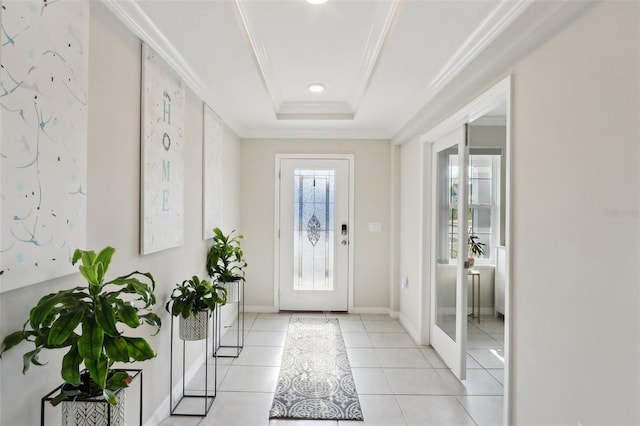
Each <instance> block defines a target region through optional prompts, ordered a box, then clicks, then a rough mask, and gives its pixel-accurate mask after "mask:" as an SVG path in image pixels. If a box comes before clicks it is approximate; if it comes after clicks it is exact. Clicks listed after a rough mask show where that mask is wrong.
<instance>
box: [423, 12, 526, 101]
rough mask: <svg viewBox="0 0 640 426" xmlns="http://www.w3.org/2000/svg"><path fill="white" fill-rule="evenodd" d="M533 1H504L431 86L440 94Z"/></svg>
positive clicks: (446, 65) (459, 50) (454, 55)
mask: <svg viewBox="0 0 640 426" xmlns="http://www.w3.org/2000/svg"><path fill="white" fill-rule="evenodd" d="M532 4H533V2H532V1H513V0H503V1H502V2H500V3H499V4H498V6H496V8H495V9H494V10H493V11H492V12H491V13H490V14H489V16H487V18H486V19H485V20H484V21H483V22H482V23H481V24H480V25H478V27H477V28H476V29H475V31H474V32H473V33H472V34H471V35H470V36H469V38H468V39H467V40H466V41H465V42H464V43H463V44H462V46H460V48H459V49H458V50H457V51H456V52H455V53H454V54H453V55H452V56H451V58H450V59H449V61H447V63H446V64H445V66H444V67H443V68H442V70H441V71H440V72H439V73H438V75H437V76H436V78H435V79H434V80H433V82H432V83H431V85H430V90H433V91H435V92H438V91H439V90H440V89H442V87H443V86H445V85H446V84H447V83H448V82H450V81H451V80H452V79H453V78H454V77H455V76H456V75H458V74H459V73H460V71H462V70H463V69H464V68H465V67H466V66H467V65H468V64H469V62H471V61H472V60H474V59H475V58H476V57H477V56H478V55H479V54H480V53H481V52H482V51H483V50H484V49H486V48H487V46H489V44H491V42H492V41H493V40H495V39H496V38H497V37H498V36H499V35H500V34H502V32H503V31H504V30H505V29H507V28H508V27H509V26H510V25H511V24H512V23H513V21H515V20H516V19H517V18H518V17H519V16H520V15H521V14H522V13H523V12H524V11H525V10H527V9H528V8H529V7H530V6H531V5H532Z"/></svg>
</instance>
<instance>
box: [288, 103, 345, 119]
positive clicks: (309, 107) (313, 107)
mask: <svg viewBox="0 0 640 426" xmlns="http://www.w3.org/2000/svg"><path fill="white" fill-rule="evenodd" d="M276 118H277V119H278V120H353V119H354V118H355V113H354V111H353V109H352V108H351V105H349V104H348V103H346V102H284V103H283V104H282V106H281V107H280V109H279V110H278V112H277V113H276Z"/></svg>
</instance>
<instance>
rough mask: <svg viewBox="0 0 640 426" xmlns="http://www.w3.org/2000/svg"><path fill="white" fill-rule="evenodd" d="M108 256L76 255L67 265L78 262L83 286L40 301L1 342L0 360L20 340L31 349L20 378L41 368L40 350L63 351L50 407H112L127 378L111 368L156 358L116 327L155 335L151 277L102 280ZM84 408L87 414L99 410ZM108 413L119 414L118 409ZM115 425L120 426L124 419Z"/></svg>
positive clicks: (157, 320)
mask: <svg viewBox="0 0 640 426" xmlns="http://www.w3.org/2000/svg"><path fill="white" fill-rule="evenodd" d="M114 252H115V249H114V248H112V247H105V248H104V249H102V251H100V253H98V254H96V253H95V252H94V251H83V250H76V251H75V252H74V254H73V258H72V261H71V263H72V264H74V265H75V264H76V262H78V261H81V264H80V265H79V270H80V273H81V274H82V276H83V277H84V278H85V280H86V281H87V284H86V285H85V286H78V287H74V288H71V289H67V290H61V291H58V292H57V293H51V294H48V295H46V296H43V297H42V298H41V299H40V300H39V301H38V303H37V304H36V305H35V306H34V307H33V308H32V309H31V310H30V312H29V319H28V320H27V321H26V322H25V324H24V326H23V328H22V330H18V331H15V332H13V333H11V334H9V335H7V336H6V337H5V338H4V340H3V342H2V348H1V350H0V356H1V355H2V353H4V352H5V351H8V350H9V349H11V348H13V347H15V346H16V345H18V344H20V343H21V342H23V341H27V342H29V343H32V344H33V345H34V346H35V349H33V350H30V351H28V352H26V353H25V354H24V356H23V360H24V366H23V370H22V371H23V373H26V372H27V371H28V370H29V367H30V366H31V364H33V365H43V363H42V362H41V361H40V359H39V356H40V352H41V351H42V350H43V349H67V352H66V354H65V355H64V357H63V358H62V366H61V376H62V379H63V380H64V382H65V384H64V385H63V386H62V388H61V391H60V393H59V394H58V395H57V396H56V397H55V398H54V399H53V401H52V403H53V404H54V405H56V404H57V403H59V402H61V401H63V400H65V399H67V400H68V399H74V400H89V399H93V400H96V399H98V400H103V401H107V402H108V403H109V404H112V405H116V404H118V400H119V399H120V400H121V401H123V400H124V399H125V398H123V397H121V395H120V392H124V390H125V388H126V387H127V386H128V385H129V382H130V381H131V380H132V376H131V375H130V374H129V373H128V372H127V371H123V370H118V369H115V368H114V363H115V362H124V363H129V362H135V361H144V360H147V359H150V358H153V357H155V356H156V354H155V353H154V351H153V349H152V348H151V346H150V345H149V343H148V342H147V341H146V340H145V339H144V338H142V337H129V336H126V335H125V334H124V333H123V331H122V327H121V325H126V326H127V327H130V328H137V327H139V326H140V325H143V324H147V325H150V326H151V327H153V328H155V329H156V334H157V332H158V331H159V330H160V325H161V322H160V318H159V317H158V316H157V315H156V314H154V313H153V312H151V308H152V307H153V305H154V304H155V303H156V297H155V295H154V290H155V281H154V279H153V276H152V275H151V274H150V273H145V272H138V271H134V272H132V273H130V274H127V275H124V276H120V277H118V278H115V279H113V280H111V281H105V275H106V273H107V269H108V268H109V264H110V263H111V259H112V257H113V254H114ZM83 365H84V369H82V368H81V367H82V366H83ZM86 404H88V406H89V408H93V409H96V408H95V407H96V406H98V405H101V404H96V403H95V402H94V403H86ZM111 409H113V410H114V412H115V413H118V412H121V413H122V414H124V409H123V408H115V407H112V408H111ZM111 409H110V410H111ZM63 412H64V407H63ZM110 416H112V417H113V416H114V414H113V413H112V414H110ZM121 421H122V423H124V418H122V420H121ZM112 424H119V423H118V420H115V421H114V420H112Z"/></svg>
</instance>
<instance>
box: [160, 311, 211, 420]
mask: <svg viewBox="0 0 640 426" xmlns="http://www.w3.org/2000/svg"><path fill="white" fill-rule="evenodd" d="M207 315H208V314H207ZM215 317H216V316H215V315H213V318H214V322H215ZM173 318H174V317H173V316H172V317H171V367H170V371H169V375H170V377H171V388H170V390H169V392H170V394H169V395H170V396H169V401H170V408H171V415H172V416H190V417H204V416H206V415H207V414H208V413H209V410H210V409H211V405H212V404H213V401H214V400H215V398H216V392H217V379H218V378H217V375H218V362H217V360H214V363H213V369H214V375H213V385H211V383H209V363H208V362H207V358H208V357H207V350H208V348H209V331H210V329H209V320H208V318H207V322H206V337H205V338H204V339H200V340H193V339H192V340H183V339H179V340H182V351H181V352H182V379H181V386H182V390H181V394H180V397H179V398H177V402H175V403H174V395H173V393H174V392H173V390H174V386H179V385H180V383H174V379H173V360H174V358H173V357H174V345H173V328H174V327H173ZM211 329H212V330H213V334H214V335H213V341H214V342H215V340H216V339H215V330H216V328H215V324H214V325H213V326H212V327H211ZM202 340H204V341H205V344H204V357H203V358H202V359H204V361H205V363H204V390H203V391H202V390H199V391H193V390H192V391H189V390H188V389H187V385H186V380H185V369H186V347H187V342H189V343H193V342H201V341H202ZM178 353H180V350H179V349H178ZM211 386H213V390H212V389H210V387H211ZM211 391H213V393H211ZM197 399H200V400H202V406H201V407H202V410H200V409H193V407H196V406H197V405H198V403H197V402H196V404H188V403H187V401H188V400H190V401H193V400H197ZM186 405H190V406H191V407H186V408H185V407H184V406H186Z"/></svg>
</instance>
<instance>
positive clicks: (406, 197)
mask: <svg viewBox="0 0 640 426" xmlns="http://www.w3.org/2000/svg"><path fill="white" fill-rule="evenodd" d="M421 156H422V148H421V144H420V142H419V141H418V140H417V139H416V140H413V141H411V142H408V143H406V144H405V145H403V146H402V149H401V155H400V163H401V164H402V167H401V169H400V279H401V280H402V279H404V278H406V279H407V281H408V286H407V287H406V288H401V289H400V321H401V322H402V324H403V325H404V327H405V329H406V330H407V331H408V332H409V333H410V334H411V337H412V338H413V339H414V340H415V341H416V342H420V341H421V340H422V338H421V334H422V314H423V312H422V306H423V303H424V302H426V301H428V300H429V299H428V298H427V299H424V300H423V296H426V294H423V293H424V292H423V290H422V287H423V279H424V277H423V276H422V274H423V271H422V270H421V259H422V256H421V254H422V253H421V244H422V237H421V232H422V224H423V217H421V212H422V210H421V209H422V192H421V191H422V185H421V183H420V181H421V180H422V172H421V166H422V160H421ZM424 306H425V308H428V306H429V305H428V303H424Z"/></svg>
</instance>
